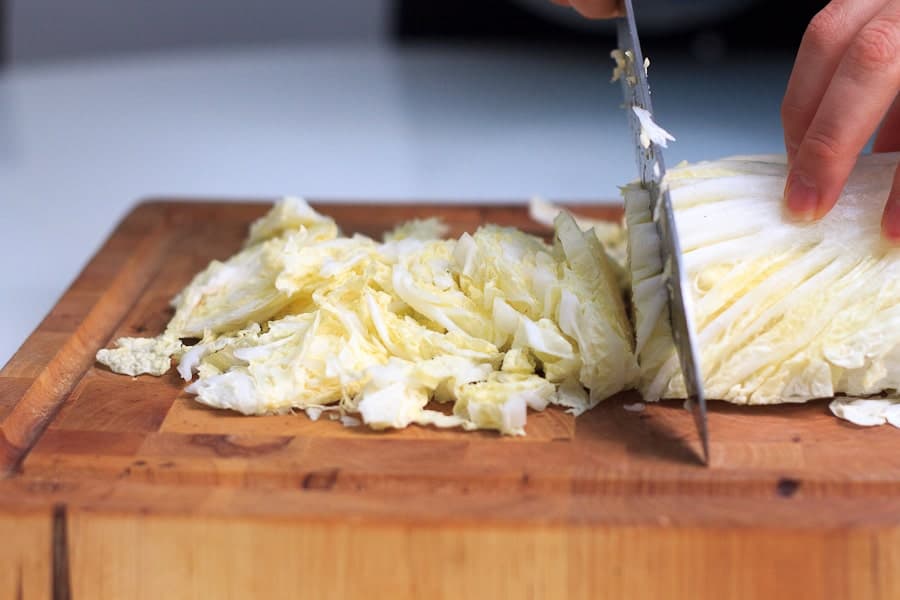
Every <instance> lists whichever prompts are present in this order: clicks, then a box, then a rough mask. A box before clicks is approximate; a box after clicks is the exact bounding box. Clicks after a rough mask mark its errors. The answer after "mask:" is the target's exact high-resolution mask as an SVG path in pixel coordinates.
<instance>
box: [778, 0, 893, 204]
mask: <svg viewBox="0 0 900 600" xmlns="http://www.w3.org/2000/svg"><path fill="white" fill-rule="evenodd" d="M898 87H900V0H892V1H891V2H889V3H888V4H887V5H886V7H885V8H884V9H883V10H882V11H881V12H879V13H878V14H877V15H876V16H875V17H873V18H872V19H871V20H870V21H869V22H868V23H866V24H865V25H864V26H863V27H862V28H861V29H860V30H859V32H858V33H857V35H856V37H855V38H854V39H853V41H852V42H851V44H850V46H849V47H848V48H847V50H846V53H845V54H844V56H843V58H842V59H841V61H840V64H839V65H838V67H837V69H836V71H835V73H834V77H833V78H832V79H831V82H830V83H829V84H828V87H827V89H826V91H825V93H824V95H823V97H822V100H821V102H820V103H819V106H818V109H817V110H816V111H815V115H814V116H813V118H812V121H811V122H810V124H809V128H808V129H807V130H806V132H805V134H804V135H803V138H802V139H801V141H800V144H799V146H798V147H797V151H796V154H795V155H794V158H793V160H792V161H791V169H790V174H789V176H788V181H787V186H786V188H785V197H786V201H787V205H788V209H789V210H790V212H792V213H793V214H794V215H795V216H796V217H798V218H802V219H805V220H811V219H817V218H820V217H822V216H824V215H825V214H826V213H827V212H828V211H829V210H831V208H832V207H833V206H834V204H835V202H837V199H838V197H839V196H840V193H841V190H842V189H843V187H844V184H845V183H846V181H847V177H848V176H849V174H850V171H851V170H852V169H853V165H854V164H855V163H856V158H857V156H858V154H859V152H860V151H861V150H862V149H863V147H864V146H865V144H866V142H867V141H868V139H869V136H870V135H871V134H872V132H873V131H875V128H876V127H877V126H878V123H879V121H881V118H882V117H883V116H884V114H885V113H886V112H887V109H888V107H889V106H890V105H891V103H892V102H893V100H894V98H895V97H896V95H897V90H898Z"/></svg>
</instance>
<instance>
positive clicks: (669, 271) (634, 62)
mask: <svg viewBox="0 0 900 600" xmlns="http://www.w3.org/2000/svg"><path fill="white" fill-rule="evenodd" d="M622 4H623V8H624V11H625V16H624V17H622V18H620V19H618V20H617V23H616V27H617V32H618V42H619V50H620V51H622V52H623V53H624V58H625V64H624V72H623V73H621V77H620V79H621V80H622V91H623V92H624V95H625V107H624V108H625V112H626V114H627V115H628V125H629V127H630V129H631V135H632V138H633V140H634V148H635V152H636V154H637V163H638V171H639V172H640V177H641V185H642V186H643V187H644V188H645V189H646V190H647V191H648V192H650V210H651V214H652V215H653V220H654V221H655V223H656V228H657V230H658V231H659V237H660V252H661V254H662V264H663V274H664V275H665V279H666V291H667V293H668V296H669V319H670V322H671V325H672V336H673V338H674V339H675V349H676V351H677V353H678V360H679V362H680V363H681V372H682V373H683V374H684V385H685V388H686V391H687V395H688V402H689V405H690V408H691V412H692V413H693V415H694V422H695V423H696V425H697V431H698V433H699V434H700V444H701V447H702V449H703V462H704V463H706V464H709V433H708V429H707V426H706V398H705V396H704V395H703V377H702V374H701V372H700V361H699V360H698V354H697V342H696V339H695V337H694V324H693V319H692V317H691V311H690V310H689V305H688V302H689V301H690V298H689V297H688V296H687V294H686V293H685V289H686V285H685V271H684V263H683V262H682V258H681V244H680V243H679V241H678V230H677V229H676V227H675V217H674V215H673V213H672V199H671V197H670V196H669V191H668V189H667V188H666V186H665V185H663V178H664V177H665V174H666V166H665V163H664V162H663V154H662V148H661V147H660V146H659V144H657V143H655V142H653V141H652V140H651V141H650V142H649V144H647V146H646V147H645V146H644V144H642V143H641V137H642V136H641V122H640V120H639V119H638V117H637V114H635V112H634V110H632V107H635V106H637V107H639V108H643V109H645V110H647V111H648V112H650V113H652V112H653V106H652V104H651V102H650V87H649V86H648V84H647V71H646V68H645V66H644V56H643V54H642V53H641V43H640V40H639V39H638V33H637V25H636V24H635V20H634V9H633V7H632V5H631V0H624V1H623V3H622ZM644 141H645V142H646V141H647V138H646V136H644Z"/></svg>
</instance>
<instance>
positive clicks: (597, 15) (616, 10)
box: [552, 0, 622, 19]
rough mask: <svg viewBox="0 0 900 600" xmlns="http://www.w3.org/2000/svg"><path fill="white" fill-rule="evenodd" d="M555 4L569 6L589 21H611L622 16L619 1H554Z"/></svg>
mask: <svg viewBox="0 0 900 600" xmlns="http://www.w3.org/2000/svg"><path fill="white" fill-rule="evenodd" d="M552 1H553V3H554V4H562V5H569V6H571V7H572V8H574V9H575V10H577V11H578V12H579V13H581V14H582V15H583V16H585V17H587V18H589V19H610V18H612V17H618V16H620V15H621V14H622V7H621V2H620V1H619V0H552Z"/></svg>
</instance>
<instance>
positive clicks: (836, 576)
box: [0, 201, 900, 600]
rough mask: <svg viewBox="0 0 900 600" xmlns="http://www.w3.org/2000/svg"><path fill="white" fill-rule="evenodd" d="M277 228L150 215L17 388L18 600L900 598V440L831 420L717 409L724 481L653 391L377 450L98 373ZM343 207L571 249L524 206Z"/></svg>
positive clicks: (6, 536)
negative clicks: (105, 356)
mask: <svg viewBox="0 0 900 600" xmlns="http://www.w3.org/2000/svg"><path fill="white" fill-rule="evenodd" d="M267 208H268V207H267V206H266V205H263V204H250V203H247V204H230V203H186V202H174V201H172V202H165V201H161V202H149V203H144V204H142V205H140V206H138V207H137V208H136V209H135V210H134V211H133V212H132V213H131V214H130V215H129V216H128V217H127V218H126V219H125V220H124V221H123V222H122V223H121V225H120V226H119V227H118V229H117V230H116V231H115V233H114V234H113V235H112V237H111V238H110V239H109V240H108V241H107V242H106V243H105V244H104V246H103V247H102V248H101V250H100V251H99V252H98V253H97V255H96V256H95V257H94V258H93V260H92V261H91V263H90V264H89V265H88V266H87V267H86V268H85V270H84V271H83V272H82V273H81V275H80V276H79V277H78V279H77V280H76V281H75V283H74V284H73V285H72V287H71V288H70V289H69V290H68V291H67V292H66V294H65V295H64V296H63V298H62V299H61V300H60V302H59V304H57V306H56V307H55V308H54V309H53V310H52V311H51V312H50V314H49V315H47V317H46V319H44V321H43V322H42V323H41V325H40V326H39V327H38V329H37V331H35V332H34V334H33V335H32V336H31V337H30V338H29V339H28V341H26V342H25V344H24V345H23V346H22V348H21V349H20V350H19V352H18V353H17V354H16V355H15V356H14V357H13V358H12V359H11V360H10V362H9V363H8V364H7V365H6V367H5V368H4V369H3V370H2V371H0V433H2V436H0V468H2V470H3V472H4V473H5V474H6V477H5V479H3V480H0V598H2V599H5V598H26V599H28V598H48V597H53V598H60V599H73V598H74V599H78V600H81V599H83V598H87V599H92V600H95V599H102V598H114V599H115V598H170V597H178V598H250V597H260V598H269V597H272V598H275V597H288V598H301V597H302V598H363V597H369V596H371V595H375V596H378V597H380V596H384V597H391V598H397V599H400V598H429V599H431V598H436V599H443V598H447V599H450V598H454V599H455V598H505V597H515V598H566V599H570V598H571V599H580V598H585V599H587V598H591V599H596V598H615V599H643V598H648V599H649V598H654V599H656V598H667V599H672V598H690V599H705V598H710V599H712V598H715V599H721V598H761V597H765V598H792V599H797V598H849V597H853V598H856V599H865V598H880V599H896V598H900V431H898V430H896V429H893V428H888V427H881V428H872V429H862V428H857V427H855V426H852V425H849V424H847V423H844V422H841V421H838V420H837V419H835V418H833V417H832V416H831V415H830V414H829V412H828V409H827V405H826V403H824V402H814V403H810V404H807V405H802V406H779V407H768V408H739V407H734V406H729V405H725V404H717V403H713V405H712V407H711V411H710V430H711V435H712V464H711V466H710V467H709V468H704V467H702V466H700V465H698V464H697V462H696V459H695V456H696V455H695V452H696V450H697V442H696V439H695V433H694V430H693V425H692V423H691V419H690V415H689V414H688V413H687V412H686V411H684V410H683V408H682V407H681V404H680V403H663V404H659V405H654V406H650V407H648V408H647V409H646V410H644V411H643V412H630V411H627V410H625V409H624V408H623V404H625V403H630V402H634V401H636V400H638V398H637V397H636V396H635V395H634V394H633V393H628V394H622V395H621V396H620V397H617V398H613V399H611V400H609V401H607V402H605V403H603V404H602V405H601V406H600V407H599V408H597V409H595V410H593V411H591V412H589V413H587V414H585V415H583V416H582V417H580V418H578V419H577V420H576V419H573V418H572V417H570V416H569V415H566V414H565V413H563V412H561V411H557V410H552V409H551V410H548V411H547V412H545V413H541V414H532V415H530V416H529V419H528V427H527V431H528V435H527V436H526V437H523V438H516V439H513V438H505V437H500V436H498V435H496V434H493V433H486V432H478V433H463V432H459V431H439V430H435V429H429V428H422V427H410V428H409V429H407V430H404V431H395V432H382V433H374V432H370V431H366V430H363V429H360V428H345V427H343V426H341V425H340V423H338V422H334V421H329V420H327V419H321V420H319V421H318V422H311V421H310V420H309V419H308V418H307V417H306V416H303V415H298V416H280V417H242V416H238V415H235V414H230V413H226V412H221V411H213V410H210V409H206V408H204V407H202V406H200V405H198V404H196V403H194V402H192V401H191V399H190V397H189V396H188V395H186V394H184V393H183V392H182V385H183V384H182V382H181V381H180V380H179V379H178V378H177V376H176V375H175V374H174V373H172V374H169V375H168V376H165V377H162V378H153V377H148V376H145V377H138V378H135V379H131V378H128V377H124V376H120V375H114V374H112V373H110V372H108V371H106V370H104V369H103V368H98V366H97V365H95V364H94V359H93V357H94V354H95V352H96V350H97V349H98V348H100V347H103V346H106V345H108V344H109V342H110V340H112V339H114V338H116V337H119V336H123V335H154V334H156V333H158V332H160V331H161V330H162V328H163V327H164V325H165V323H166V322H167V320H168V318H169V317H170V312H169V309H168V308H167V303H168V300H169V299H170V298H171V297H172V296H173V295H174V294H175V293H176V292H177V291H178V290H179V289H180V288H181V287H182V286H184V285H185V284H186V283H187V282H188V280H189V278H190V277H191V276H192V275H193V274H194V273H195V272H197V271H199V270H200V269H201V268H203V267H204V266H205V265H206V264H207V262H208V261H209V260H211V259H213V258H225V257H228V256H229V255H231V254H232V253H233V252H234V251H235V250H236V249H237V248H238V247H239V246H240V244H241V241H242V239H243V238H244V235H245V232H246V229H247V225H248V223H250V222H251V221H252V220H253V219H254V218H256V217H258V216H260V215H261V214H263V213H264V212H265V211H266V210H267ZM320 209H321V210H322V211H323V212H325V213H328V214H331V215H333V216H334V217H335V218H337V220H338V221H339V223H340V224H341V225H342V227H343V229H344V231H346V232H354V231H359V232H363V233H366V234H370V235H377V234H379V233H380V232H381V231H383V230H385V229H387V228H389V227H391V226H393V225H394V224H396V223H397V222H398V221H401V220H405V219H409V218H413V217H422V216H432V215H439V216H441V217H443V218H444V219H445V220H446V221H447V222H448V223H449V224H450V225H451V227H452V229H453V233H454V234H458V233H460V232H462V231H471V230H473V229H474V228H475V227H477V226H478V225H479V224H481V223H485V222H494V223H500V224H509V225H515V226H518V227H521V228H524V229H527V230H531V231H534V232H536V233H542V234H546V233H547V231H546V230H544V229H543V228H541V227H540V226H538V225H535V224H534V223H532V222H530V221H529V220H528V218H527V215H526V213H525V210H524V208H522V207H520V206H507V207H492V208H489V207H484V206H465V205H462V206H419V207H416V206H399V205H393V206H390V205H378V206H372V205H356V206H354V205H324V206H320ZM582 212H583V213H585V214H590V215H592V216H598V217H604V218H614V217H615V216H616V215H617V211H616V209H611V208H593V209H591V210H587V209H582Z"/></svg>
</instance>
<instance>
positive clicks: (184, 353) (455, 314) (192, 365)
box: [97, 199, 638, 435]
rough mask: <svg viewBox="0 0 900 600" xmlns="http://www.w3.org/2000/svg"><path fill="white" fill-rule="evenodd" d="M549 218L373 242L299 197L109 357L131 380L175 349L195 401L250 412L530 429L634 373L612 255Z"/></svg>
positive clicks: (164, 364)
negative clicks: (524, 227)
mask: <svg viewBox="0 0 900 600" xmlns="http://www.w3.org/2000/svg"><path fill="white" fill-rule="evenodd" d="M554 225H555V232H556V236H555V242H554V244H553V245H548V244H546V243H544V242H543V241H542V240H540V239H539V238H536V237H533V236H530V235H527V234H525V233H522V232H520V231H517V230H514V229H508V228H502V227H497V226H485V227H482V228H480V229H478V231H476V232H474V233H472V234H464V235H463V236H461V237H460V238H459V239H456V240H443V239H439V237H440V236H441V235H442V234H443V233H445V230H444V227H443V225H442V224H441V223H440V222H439V221H436V220H433V219H432V220H424V221H412V222H410V223H406V224H403V225H401V226H399V227H398V228H397V229H395V230H394V231H393V232H391V233H389V234H388V235H386V236H385V238H384V241H382V242H378V241H375V240H373V239H370V238H368V237H365V236H361V235H355V236H352V237H344V236H341V235H340V234H339V231H338V227H337V225H336V224H335V223H334V221H333V220H332V219H330V218H327V217H324V216H322V215H320V214H318V213H316V212H315V211H314V210H313V209H312V208H311V207H310V206H309V205H308V204H306V203H305V202H304V201H302V200H298V199H287V200H285V201H283V202H281V203H280V204H278V205H277V206H275V207H274V208H273V209H272V210H271V211H270V212H269V214H267V215H266V216H264V217H263V218H261V219H260V220H258V221H257V222H256V223H254V224H253V225H252V227H251V228H250V234H249V237H248V239H247V241H246V244H245V246H244V248H243V249H242V250H241V251H240V252H238V253H237V254H235V255H234V256H233V257H231V258H230V259H228V260H227V261H224V262H219V261H213V262H212V263H211V264H210V265H209V266H208V267H207V268H206V269H205V270H204V271H203V272H201V273H200V274H198V275H197V276H196V277H195V278H194V279H193V281H191V283H190V284H189V285H188V286H187V287H186V288H185V289H184V290H183V291H182V292H181V293H180V294H178V296H177V297H176V298H175V299H174V300H173V306H174V308H175V315H174V317H173V318H172V320H171V322H170V323H169V324H168V326H167V328H166V330H165V332H164V333H162V334H161V335H160V336H159V337H157V338H154V339H142V338H123V339H120V340H118V341H117V342H116V347H115V348H113V349H104V350H100V351H99V352H98V354H97V360H98V361H99V362H101V363H103V364H105V365H107V366H108V367H109V368H110V369H111V370H113V371H115V372H117V373H123V374H127V375H132V376H135V375H140V374H152V375H161V374H163V373H165V372H167V371H168V370H169V368H170V366H171V362H172V359H173V358H174V359H175V360H177V361H178V364H177V369H178V372H179V373H180V375H181V376H182V377H183V378H184V379H185V380H188V381H190V380H192V379H195V378H196V379H195V380H194V381H193V383H191V384H190V385H189V386H188V387H187V391H188V392H190V393H192V394H194V395H196V399H197V400H198V401H199V402H202V403H204V404H207V405H209V406H213V407H219V408H226V409H232V410H236V411H239V412H241V413H244V414H271V413H285V412H290V411H293V410H306V411H307V413H308V415H309V416H310V418H313V419H315V418H318V417H319V416H320V415H321V413H322V411H323V410H336V411H339V412H340V414H341V415H342V416H343V417H344V419H345V420H346V423H348V424H351V425H355V424H357V422H358V421H357V419H359V420H361V421H362V422H363V423H364V424H366V425H368V426H370V427H372V428H376V429H383V428H402V427H406V426H407V425H410V424H411V423H418V424H423V425H433V426H437V427H462V428H464V429H494V430H497V431H500V432H502V433H505V434H516V435H517V434H523V433H524V431H525V424H526V416H527V412H528V410H529V409H531V410H543V409H544V408H546V407H547V406H548V405H551V404H555V405H559V406H563V407H565V408H566V409H568V410H569V411H570V412H572V413H573V414H576V415H577V414H580V413H581V412H583V411H585V410H587V409H589V408H591V407H593V406H594V405H596V404H597V402H599V401H600V400H602V399H604V398H606V397H608V396H610V395H612V394H615V393H616V392H618V391H620V390H623V389H627V388H630V387H632V386H633V385H634V383H635V381H636V377H637V373H638V369H637V362H636V359H635V355H634V352H633V334H632V330H631V326H630V324H629V322H628V318H627V315H626V312H625V305H624V302H623V300H622V296H621V292H620V288H619V286H618V283H617V279H616V268H615V266H614V265H613V264H612V261H610V259H609V258H608V257H607V255H606V252H605V251H604V249H603V246H602V244H601V243H600V241H599V240H598V238H597V236H596V235H595V234H594V233H593V232H591V231H588V232H583V231H582V230H581V229H580V228H579V227H578V225H577V224H576V223H575V221H574V220H573V219H572V217H571V216H570V215H568V214H567V213H561V214H559V215H557V216H555V219H554ZM190 338H195V339H199V341H198V342H196V343H194V344H193V345H188V344H187V343H186V342H188V341H189V339H190ZM432 401H433V402H434V404H430V403H431V402H432ZM441 404H446V405H447V406H448V407H451V406H452V410H446V411H445V410H437V409H436V408H434V407H436V406H437V407H439V406H440V405H441ZM351 415H353V416H351Z"/></svg>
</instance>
